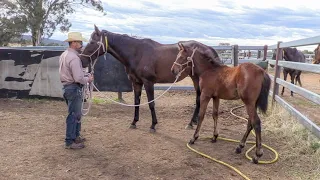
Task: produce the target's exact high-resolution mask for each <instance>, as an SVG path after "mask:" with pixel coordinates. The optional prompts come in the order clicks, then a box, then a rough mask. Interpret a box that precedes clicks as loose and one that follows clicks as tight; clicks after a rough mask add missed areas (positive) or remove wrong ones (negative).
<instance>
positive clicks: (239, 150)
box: [236, 105, 253, 154]
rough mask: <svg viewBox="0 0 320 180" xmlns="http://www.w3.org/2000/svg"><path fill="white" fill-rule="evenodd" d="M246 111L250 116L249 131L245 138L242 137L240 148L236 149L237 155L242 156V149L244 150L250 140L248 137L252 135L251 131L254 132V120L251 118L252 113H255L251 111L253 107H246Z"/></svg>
mask: <svg viewBox="0 0 320 180" xmlns="http://www.w3.org/2000/svg"><path fill="white" fill-rule="evenodd" d="M246 109H247V113H248V114H249V120H248V122H247V130H246V132H245V133H244V135H243V137H242V139H241V141H240V144H239V146H238V147H237V149H236V153H237V154H240V153H241V151H242V149H243V148H244V146H245V145H246V141H247V138H248V136H249V134H250V132H251V130H252V120H251V118H252V117H250V113H251V114H253V112H252V110H251V109H252V107H249V105H246ZM249 112H250V113H249Z"/></svg>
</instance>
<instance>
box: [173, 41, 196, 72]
mask: <svg viewBox="0 0 320 180" xmlns="http://www.w3.org/2000/svg"><path fill="white" fill-rule="evenodd" d="M197 49H198V47H196V48H194V49H193V52H192V54H191V56H190V57H187V62H185V63H182V64H180V63H177V60H178V58H177V59H176V60H175V61H174V63H173V64H176V65H178V66H180V67H183V66H185V65H187V66H186V67H185V68H184V69H183V70H182V71H181V72H183V71H185V69H186V68H187V67H188V64H189V62H191V64H192V69H191V72H192V76H193V75H194V61H193V56H194V53H195V52H196V50H197Z"/></svg>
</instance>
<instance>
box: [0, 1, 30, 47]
mask: <svg viewBox="0 0 320 180" xmlns="http://www.w3.org/2000/svg"><path fill="white" fill-rule="evenodd" d="M0 6H1V3H0ZM25 24H26V19H25V18H21V17H5V16H4V15H3V14H2V13H1V14H0V46H7V45H8V43H9V42H11V41H12V40H13V39H15V40H16V41H18V39H20V37H21V34H22V33H25V32H27V31H28V30H27V28H26V26H25Z"/></svg>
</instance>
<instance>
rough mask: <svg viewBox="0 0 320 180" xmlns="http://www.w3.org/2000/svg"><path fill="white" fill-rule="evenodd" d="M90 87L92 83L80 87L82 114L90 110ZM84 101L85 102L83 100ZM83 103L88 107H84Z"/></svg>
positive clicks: (91, 87)
mask: <svg viewBox="0 0 320 180" xmlns="http://www.w3.org/2000/svg"><path fill="white" fill-rule="evenodd" d="M92 89H93V83H92V82H91V83H87V84H86V85H84V86H83V87H82V104H81V113H82V115H83V116H85V115H87V114H88V113H89V111H90V108H91V104H92ZM85 101H86V102H85ZM85 104H88V107H87V108H85V107H84V106H85Z"/></svg>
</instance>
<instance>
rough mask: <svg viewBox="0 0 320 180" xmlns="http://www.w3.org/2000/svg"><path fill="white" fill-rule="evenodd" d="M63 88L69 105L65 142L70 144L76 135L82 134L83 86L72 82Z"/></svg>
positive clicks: (64, 96)
mask: <svg viewBox="0 0 320 180" xmlns="http://www.w3.org/2000/svg"><path fill="white" fill-rule="evenodd" d="M62 90H63V98H64V99H65V101H66V103H67V105H68V116H67V119H66V126H67V127H66V138H65V143H66V145H70V144H72V143H73V142H74V140H75V139H76V137H78V136H80V130H81V116H82V114H81V105H82V88H81V87H80V86H79V85H77V84H70V85H65V86H63V88H62Z"/></svg>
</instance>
